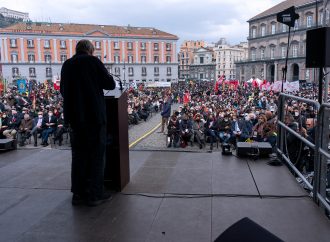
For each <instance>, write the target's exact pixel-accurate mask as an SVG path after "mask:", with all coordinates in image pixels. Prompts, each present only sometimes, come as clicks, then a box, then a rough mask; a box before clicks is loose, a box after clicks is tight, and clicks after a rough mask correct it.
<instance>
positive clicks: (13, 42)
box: [10, 39, 17, 48]
mask: <svg viewBox="0 0 330 242" xmlns="http://www.w3.org/2000/svg"><path fill="white" fill-rule="evenodd" d="M10 47H11V48H16V47H17V40H16V39H10Z"/></svg>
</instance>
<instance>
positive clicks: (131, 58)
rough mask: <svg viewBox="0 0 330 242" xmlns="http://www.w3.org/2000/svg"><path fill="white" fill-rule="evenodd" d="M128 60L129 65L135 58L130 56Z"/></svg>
mask: <svg viewBox="0 0 330 242" xmlns="http://www.w3.org/2000/svg"><path fill="white" fill-rule="evenodd" d="M127 58H128V63H133V56H132V55H129V56H128V57H127Z"/></svg>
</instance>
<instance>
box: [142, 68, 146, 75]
mask: <svg viewBox="0 0 330 242" xmlns="http://www.w3.org/2000/svg"><path fill="white" fill-rule="evenodd" d="M146 75H147V68H146V67H142V76H146Z"/></svg>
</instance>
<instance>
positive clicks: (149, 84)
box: [145, 82, 171, 87]
mask: <svg viewBox="0 0 330 242" xmlns="http://www.w3.org/2000/svg"><path fill="white" fill-rule="evenodd" d="M145 86H146V87H171V82H147V83H145Z"/></svg>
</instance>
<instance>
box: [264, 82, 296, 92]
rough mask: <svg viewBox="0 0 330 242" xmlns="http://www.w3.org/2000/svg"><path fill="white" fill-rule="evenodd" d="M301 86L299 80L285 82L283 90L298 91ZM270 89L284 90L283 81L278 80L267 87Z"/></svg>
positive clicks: (275, 90)
mask: <svg viewBox="0 0 330 242" xmlns="http://www.w3.org/2000/svg"><path fill="white" fill-rule="evenodd" d="M299 88H300V85H299V81H294V82H284V85H283V89H284V90H283V91H286V92H298V91H299ZM267 90H268V91H274V92H280V91H281V90H282V81H276V82H274V83H273V84H272V85H270V86H269V87H268V88H267Z"/></svg>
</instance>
